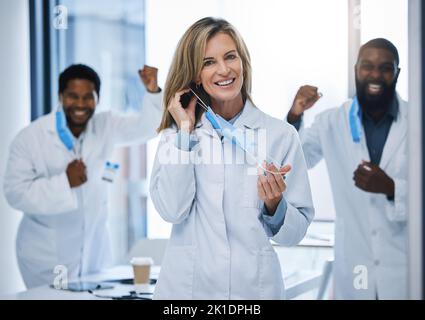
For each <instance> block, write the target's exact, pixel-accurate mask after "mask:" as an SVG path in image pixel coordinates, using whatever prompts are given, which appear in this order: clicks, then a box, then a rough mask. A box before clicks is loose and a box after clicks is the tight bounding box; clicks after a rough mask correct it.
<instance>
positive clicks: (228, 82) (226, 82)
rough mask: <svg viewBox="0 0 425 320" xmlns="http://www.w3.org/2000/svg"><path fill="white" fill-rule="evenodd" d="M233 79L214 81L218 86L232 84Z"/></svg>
mask: <svg viewBox="0 0 425 320" xmlns="http://www.w3.org/2000/svg"><path fill="white" fill-rule="evenodd" d="M234 81H235V79H229V80H225V81H219V82H216V84H217V85H219V86H228V85H229V84H232V83H233V82H234Z"/></svg>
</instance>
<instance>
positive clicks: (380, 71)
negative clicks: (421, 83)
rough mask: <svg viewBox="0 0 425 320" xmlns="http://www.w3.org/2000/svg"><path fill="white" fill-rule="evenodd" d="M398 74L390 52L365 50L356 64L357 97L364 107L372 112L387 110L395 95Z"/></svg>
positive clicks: (375, 49) (378, 49)
mask: <svg viewBox="0 0 425 320" xmlns="http://www.w3.org/2000/svg"><path fill="white" fill-rule="evenodd" d="M398 74H399V69H398V67H397V63H396V61H395V58H394V56H393V54H392V53H391V52H390V51H388V50H385V49H380V48H367V49H365V50H364V51H363V52H362V54H361V55H360V56H359V59H358V62H357V64H356V87H357V96H358V98H359V101H360V103H361V105H362V107H364V108H367V109H368V110H371V111H374V110H382V109H385V108H387V107H388V104H389V103H390V101H391V100H392V99H393V97H394V94H395V88H396V84H397V78H398Z"/></svg>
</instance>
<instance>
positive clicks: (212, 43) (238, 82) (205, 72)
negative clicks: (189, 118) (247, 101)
mask: <svg viewBox="0 0 425 320" xmlns="http://www.w3.org/2000/svg"><path fill="white" fill-rule="evenodd" d="M243 81H244V79H243V66H242V60H241V57H240V56H239V53H238V51H237V49H236V44H235V42H234V41H233V39H232V38H231V37H230V36H229V35H228V34H226V33H221V32H220V33H217V34H216V35H214V36H213V37H212V38H211V39H209V40H208V42H207V45H206V48H205V55H204V60H203V68H202V71H201V74H200V82H201V83H202V86H203V87H204V89H205V91H206V92H207V93H208V94H209V95H210V98H211V101H212V104H214V103H223V102H226V103H228V102H233V101H234V102H235V103H236V102H237V103H239V102H240V101H241V97H242V95H241V89H242V85H243Z"/></svg>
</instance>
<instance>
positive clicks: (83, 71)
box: [59, 64, 100, 96]
mask: <svg viewBox="0 0 425 320" xmlns="http://www.w3.org/2000/svg"><path fill="white" fill-rule="evenodd" d="M74 79H84V80H88V81H90V82H92V83H93V84H94V89H95V91H96V93H97V96H99V92H100V78H99V75H98V74H97V73H96V71H94V70H93V69H92V68H90V67H89V66H86V65H84V64H73V65H71V66H69V67H68V68H66V69H65V70H64V71H63V72H62V73H61V74H60V76H59V94H61V93H63V92H64V91H65V89H66V86H67V85H68V82H69V81H71V80H74Z"/></svg>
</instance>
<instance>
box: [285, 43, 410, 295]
mask: <svg viewBox="0 0 425 320" xmlns="http://www.w3.org/2000/svg"><path fill="white" fill-rule="evenodd" d="M398 65H399V55H398V51H397V49H396V47H395V46H394V45H393V44H392V43H391V42H390V41H388V40H386V39H382V38H379V39H373V40H371V41H369V42H367V43H366V44H364V45H363V46H362V47H361V49H360V51H359V55H358V60H357V63H356V66H355V75H356V89H357V96H355V97H354V98H353V99H350V100H349V101H347V102H345V103H344V104H343V105H342V106H340V107H339V108H334V109H328V110H326V111H324V112H322V113H320V114H318V115H317V116H316V118H315V120H314V122H313V124H312V126H311V127H310V128H303V125H302V122H303V121H302V115H303V113H304V111H305V110H307V109H309V108H311V107H312V106H313V105H314V104H315V102H316V101H317V100H318V99H319V98H320V95H319V94H318V90H317V88H316V87H312V86H303V87H301V88H300V89H299V91H298V93H297V95H296V97H295V99H294V103H293V106H292V108H291V109H290V111H289V113H288V116H287V120H288V122H289V123H291V124H293V125H294V126H295V127H296V128H297V130H299V133H300V137H301V140H302V146H303V150H304V154H305V158H306V161H307V165H308V167H309V168H312V167H314V166H315V165H316V164H317V163H318V162H319V161H320V160H321V159H325V161H326V165H327V167H328V172H329V177H330V182H331V187H332V191H333V197H334V202H335V208H336V221H335V264H334V285H335V292H334V293H335V298H337V299H405V298H407V247H406V245H407V224H406V219H407V211H406V188H407V181H406V179H407V157H406V148H407V141H406V140H407V136H406V131H407V103H406V102H405V101H403V100H402V99H401V98H400V97H399V96H398V95H397V93H396V84H397V79H398V76H399V73H400V69H399V67H398Z"/></svg>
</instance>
